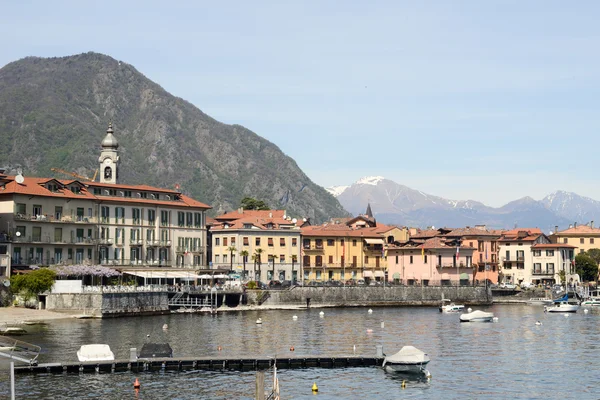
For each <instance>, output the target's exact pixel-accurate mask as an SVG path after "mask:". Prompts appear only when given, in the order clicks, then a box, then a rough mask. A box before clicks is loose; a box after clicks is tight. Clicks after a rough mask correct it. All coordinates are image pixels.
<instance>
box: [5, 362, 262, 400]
mask: <svg viewBox="0 0 600 400" xmlns="http://www.w3.org/2000/svg"><path fill="white" fill-rule="evenodd" d="M263 380H264V376H263ZM10 398H11V400H15V363H14V361H11V362H10Z"/></svg>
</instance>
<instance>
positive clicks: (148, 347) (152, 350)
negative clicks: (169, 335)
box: [139, 343, 173, 358]
mask: <svg viewBox="0 0 600 400" xmlns="http://www.w3.org/2000/svg"><path fill="white" fill-rule="evenodd" d="M154 357H158V358H170V357H173V349H172V348H171V346H169V343H145V344H144V345H143V346H142V350H140V355H139V358H154Z"/></svg>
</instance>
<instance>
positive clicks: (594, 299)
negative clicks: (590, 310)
mask: <svg viewBox="0 0 600 400" xmlns="http://www.w3.org/2000/svg"><path fill="white" fill-rule="evenodd" d="M580 304H581V306H582V307H598V306H600V290H594V291H592V293H591V295H590V296H589V297H586V298H585V299H584V300H583V301H582V302H581V303H580Z"/></svg>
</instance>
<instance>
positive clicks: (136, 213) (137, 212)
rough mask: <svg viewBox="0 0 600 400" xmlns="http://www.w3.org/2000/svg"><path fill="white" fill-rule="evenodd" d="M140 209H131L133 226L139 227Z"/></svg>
mask: <svg viewBox="0 0 600 400" xmlns="http://www.w3.org/2000/svg"><path fill="white" fill-rule="evenodd" d="M140 214H141V213H140V209H139V208H132V209H131V216H132V217H133V224H134V225H139V224H140Z"/></svg>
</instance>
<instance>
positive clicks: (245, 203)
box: [240, 197, 270, 210]
mask: <svg viewBox="0 0 600 400" xmlns="http://www.w3.org/2000/svg"><path fill="white" fill-rule="evenodd" d="M240 207H242V208H243V209H244V210H269V209H270V207H269V206H268V205H267V203H265V202H264V201H262V200H256V199H254V198H252V197H244V198H243V199H242V201H241V203H240Z"/></svg>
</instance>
